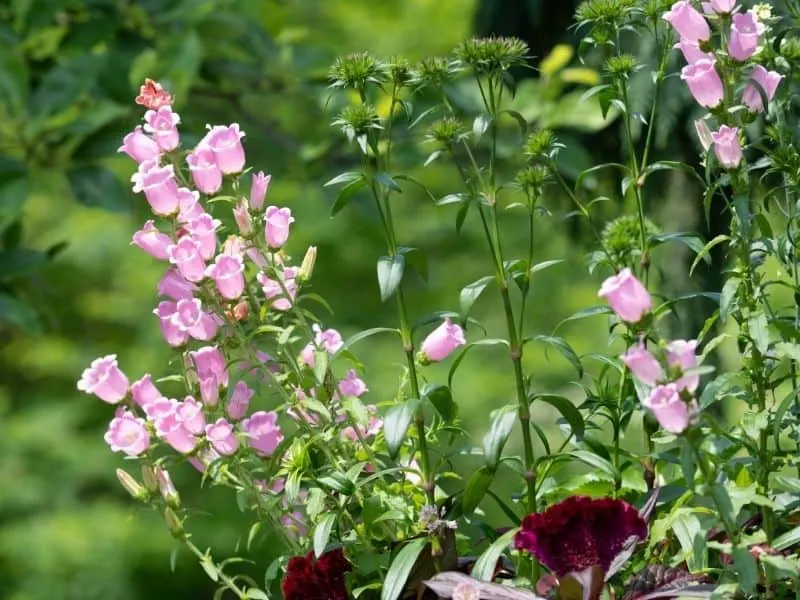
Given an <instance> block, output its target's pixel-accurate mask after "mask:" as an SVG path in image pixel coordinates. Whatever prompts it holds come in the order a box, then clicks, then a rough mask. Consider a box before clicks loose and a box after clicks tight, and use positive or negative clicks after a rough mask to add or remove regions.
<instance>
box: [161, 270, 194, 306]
mask: <svg viewBox="0 0 800 600" xmlns="http://www.w3.org/2000/svg"><path fill="white" fill-rule="evenodd" d="M196 291H197V286H196V285H195V284H193V283H192V282H191V281H188V280H186V279H185V278H184V277H183V276H182V275H181V274H180V273H179V272H178V270H177V269H176V268H175V267H170V268H169V269H167V270H166V272H165V273H164V276H163V277H162V278H161V280H160V281H159V282H158V295H159V296H167V297H168V298H172V299H173V300H182V299H183V298H191V297H192V296H194V294H195V292H196Z"/></svg>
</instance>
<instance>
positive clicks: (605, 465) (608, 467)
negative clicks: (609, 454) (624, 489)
mask: <svg viewBox="0 0 800 600" xmlns="http://www.w3.org/2000/svg"><path fill="white" fill-rule="evenodd" d="M567 454H569V456H571V457H573V458H576V459H578V460H579V461H581V462H583V463H586V464H587V465H589V466H590V467H593V468H595V469H597V470H598V471H602V472H603V473H605V474H606V475H608V476H609V477H611V478H612V479H613V480H614V481H619V479H620V475H619V472H618V471H617V470H616V469H615V468H614V465H612V464H611V463H610V462H609V461H607V460H606V459H605V458H603V457H602V456H598V455H597V454H594V453H592V452H587V451H586V450H573V451H572V452H568V453H567Z"/></svg>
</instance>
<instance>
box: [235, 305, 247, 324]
mask: <svg viewBox="0 0 800 600" xmlns="http://www.w3.org/2000/svg"><path fill="white" fill-rule="evenodd" d="M249 314H250V305H249V304H248V303H247V302H244V301H242V302H239V304H237V305H236V306H234V307H233V318H234V319H236V320H237V321H244V320H245V319H246V318H247V315H249Z"/></svg>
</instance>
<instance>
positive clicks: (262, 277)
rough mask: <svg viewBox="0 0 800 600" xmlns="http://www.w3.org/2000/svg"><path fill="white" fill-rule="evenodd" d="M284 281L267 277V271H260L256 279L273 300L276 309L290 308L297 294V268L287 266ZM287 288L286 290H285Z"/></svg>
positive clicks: (267, 295)
mask: <svg viewBox="0 0 800 600" xmlns="http://www.w3.org/2000/svg"><path fill="white" fill-rule="evenodd" d="M281 275H282V282H278V281H275V280H273V279H270V278H269V277H267V275H266V273H259V274H258V275H256V279H257V280H258V282H259V283H260V284H261V289H262V290H263V292H264V297H265V298H266V299H267V300H272V308H274V309H275V310H289V309H290V308H292V303H293V302H294V299H295V297H296V296H297V281H296V280H295V277H296V276H297V269H295V268H292V267H287V268H286V269H284V270H283V273H282V274H281ZM284 288H285V291H284Z"/></svg>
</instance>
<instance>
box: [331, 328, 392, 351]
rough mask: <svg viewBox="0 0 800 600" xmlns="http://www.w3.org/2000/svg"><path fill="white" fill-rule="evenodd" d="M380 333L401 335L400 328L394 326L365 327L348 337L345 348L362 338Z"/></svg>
mask: <svg viewBox="0 0 800 600" xmlns="http://www.w3.org/2000/svg"><path fill="white" fill-rule="evenodd" d="M378 333H394V334H397V335H400V330H399V329H393V328H392V327H373V328H372V329H365V330H364V331H359V332H358V333H356V334H354V335H352V336H351V337H349V338H347V341H345V343H344V346H343V347H344V348H350V347H352V346H353V345H354V344H356V343H357V342H360V341H361V340H365V339H367V338H368V337H372V336H373V335H376V334H378Z"/></svg>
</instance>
